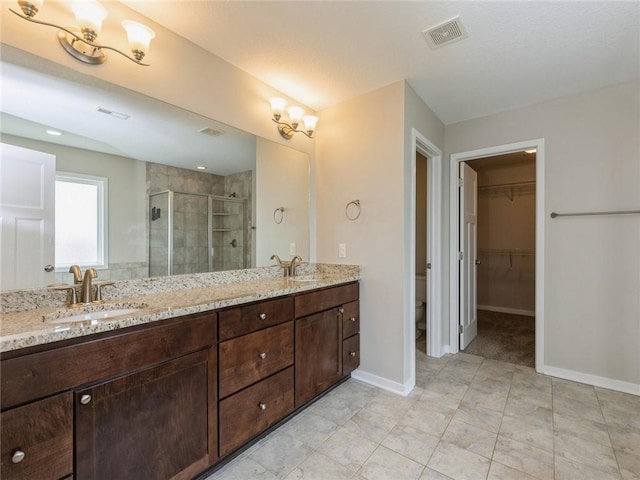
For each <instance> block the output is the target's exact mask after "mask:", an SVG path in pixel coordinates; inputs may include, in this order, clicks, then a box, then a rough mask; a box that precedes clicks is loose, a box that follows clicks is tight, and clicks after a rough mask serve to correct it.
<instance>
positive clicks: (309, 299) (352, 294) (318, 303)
mask: <svg viewBox="0 0 640 480" xmlns="http://www.w3.org/2000/svg"><path fill="white" fill-rule="evenodd" d="M358 295H359V292H358V284H357V283H348V284H346V285H341V286H339V287H332V288H326V289H324V290H318V291H314V292H310V293H304V294H302V295H297V296H296V297H295V310H296V318H300V317H306V316H307V315H311V314H313V313H317V312H322V311H323V310H328V309H330V308H333V307H337V306H338V305H344V304H345V303H349V302H353V301H355V300H358Z"/></svg>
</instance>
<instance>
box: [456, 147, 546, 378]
mask: <svg viewBox="0 0 640 480" xmlns="http://www.w3.org/2000/svg"><path fill="white" fill-rule="evenodd" d="M531 148H535V149H536V150H537V151H536V310H535V311H536V312H537V314H536V371H537V372H541V371H542V368H543V366H544V256H545V253H544V226H545V215H544V213H545V196H544V195H545V173H544V171H545V169H544V166H545V151H544V138H536V139H533V140H526V141H523V142H517V143H510V144H506V145H498V146H493V147H488V148H480V149H477V150H470V151H466V152H460V153H453V154H451V156H450V159H451V161H450V171H449V235H450V236H449V268H450V278H449V352H450V353H457V352H458V350H459V342H458V323H459V321H460V319H459V312H458V295H459V292H458V283H459V280H458V278H459V271H458V245H457V241H458V240H457V239H458V229H459V225H458V203H459V202H458V165H459V164H460V162H465V161H467V160H475V159H478V158H485V157H492V156H495V155H502V154H505V153H511V152H520V151H523V150H528V149H531Z"/></svg>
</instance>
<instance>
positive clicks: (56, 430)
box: [0, 392, 73, 480]
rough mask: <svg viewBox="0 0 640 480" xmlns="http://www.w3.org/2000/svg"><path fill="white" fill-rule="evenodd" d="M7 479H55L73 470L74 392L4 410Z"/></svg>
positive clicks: (0, 467)
mask: <svg viewBox="0 0 640 480" xmlns="http://www.w3.org/2000/svg"><path fill="white" fill-rule="evenodd" d="M0 425H1V428H2V432H1V433H0V437H1V441H2V448H1V454H2V463H1V464H0V473H1V474H2V478H3V479H5V480H32V479H36V478H37V479H41V480H55V479H59V478H64V477H66V476H68V475H70V474H72V473H73V395H72V394H71V393H70V392H68V393H63V394H61V395H56V396H53V397H50V398H47V399H44V400H40V401H38V402H32V403H29V404H27V405H24V406H22V407H17V408H13V409H10V410H7V411H4V412H2V414H0Z"/></svg>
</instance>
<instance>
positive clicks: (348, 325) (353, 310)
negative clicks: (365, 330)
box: [342, 300, 360, 339]
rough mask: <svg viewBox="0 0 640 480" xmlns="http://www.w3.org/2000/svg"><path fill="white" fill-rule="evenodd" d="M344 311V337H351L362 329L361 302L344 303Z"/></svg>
mask: <svg viewBox="0 0 640 480" xmlns="http://www.w3.org/2000/svg"><path fill="white" fill-rule="evenodd" d="M343 308H344V312H343V313H342V338H343V339H344V338H349V337H350V336H351V335H355V334H356V333H358V332H359V331H360V302H358V301H357V300H356V301H355V302H349V303H346V304H345V305H344V307H343Z"/></svg>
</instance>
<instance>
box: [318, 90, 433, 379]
mask: <svg viewBox="0 0 640 480" xmlns="http://www.w3.org/2000/svg"><path fill="white" fill-rule="evenodd" d="M407 99H408V100H407ZM407 101H408V102H409V105H408V106H407V105H406V102H407ZM403 106H404V107H403ZM320 118H322V121H323V123H324V127H323V131H322V134H321V135H320V134H318V140H317V144H318V152H317V158H318V162H317V180H316V181H317V187H318V193H317V199H318V203H317V214H318V238H317V242H318V260H319V261H322V262H332V263H350V264H359V265H361V267H362V282H361V287H360V298H361V302H360V309H361V312H360V315H361V318H362V322H361V339H362V346H361V349H362V353H361V360H362V364H361V371H362V372H364V373H365V374H367V375H370V377H369V379H370V380H374V381H375V380H376V379H379V380H381V381H386V382H387V383H385V385H386V386H387V387H389V388H398V389H401V388H402V386H403V385H405V384H406V382H407V381H408V380H409V378H410V373H411V372H410V358H408V355H407V353H408V349H407V341H408V339H409V333H410V332H409V330H408V329H407V328H405V327H406V325H407V324H406V322H405V320H406V318H408V312H407V311H406V309H405V302H406V300H407V299H406V297H405V295H406V292H407V290H406V289H407V285H406V284H405V280H406V278H405V277H406V272H407V271H408V270H407V267H408V265H409V259H410V258H411V256H410V252H409V248H410V245H411V244H412V242H413V238H411V237H410V236H409V234H410V232H411V229H410V226H411V223H412V222H413V221H414V218H413V217H411V216H410V213H409V212H410V211H411V210H410V209H408V208H407V207H408V206H409V202H410V201H411V196H410V178H411V177H409V181H407V177H406V176H405V174H406V173H408V174H410V170H411V162H412V159H413V158H415V152H413V151H411V129H412V128H416V129H418V130H419V131H420V132H421V133H422V134H423V135H425V136H426V137H427V138H429V139H430V140H431V141H432V142H433V143H436V144H441V143H439V142H441V141H442V140H443V132H444V127H443V126H442V124H441V123H440V122H439V121H438V120H437V118H435V116H434V115H433V113H432V112H431V111H430V110H429V109H428V108H427V107H426V106H425V105H424V103H423V102H422V101H421V100H420V99H419V98H418V97H417V95H415V93H414V92H413V91H412V90H411V89H410V87H408V86H407V85H406V84H405V82H403V81H401V82H396V83H394V84H392V85H389V86H387V87H384V88H381V89H379V90H376V91H374V92H371V93H369V94H366V95H363V96H360V97H357V98H354V99H352V100H349V101H347V102H344V103H342V104H339V105H337V106H334V107H332V108H329V109H326V110H323V111H322V112H321V113H320ZM353 125H358V128H353ZM407 132H408V133H407ZM352 200H360V204H361V207H362V213H361V215H360V218H358V219H357V220H356V221H350V220H348V219H347V218H346V216H345V206H346V204H347V203H348V202H350V201H352ZM339 243H346V245H347V257H346V258H339V257H338V244H339ZM405 317H406V318H405Z"/></svg>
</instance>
